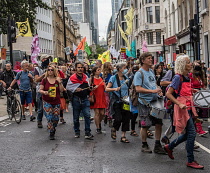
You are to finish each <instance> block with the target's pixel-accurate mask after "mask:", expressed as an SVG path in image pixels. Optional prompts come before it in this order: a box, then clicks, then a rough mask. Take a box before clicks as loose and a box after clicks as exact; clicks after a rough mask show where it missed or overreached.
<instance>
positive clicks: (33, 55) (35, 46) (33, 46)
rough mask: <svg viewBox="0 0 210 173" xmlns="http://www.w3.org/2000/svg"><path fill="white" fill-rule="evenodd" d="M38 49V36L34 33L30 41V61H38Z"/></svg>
mask: <svg viewBox="0 0 210 173" xmlns="http://www.w3.org/2000/svg"><path fill="white" fill-rule="evenodd" d="M39 52H40V49H39V37H38V34H36V35H35V36H34V37H33V40H32V43H31V62H32V63H33V64H34V63H38V61H37V59H36V58H37V56H38V55H39Z"/></svg>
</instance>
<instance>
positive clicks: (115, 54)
mask: <svg viewBox="0 0 210 173" xmlns="http://www.w3.org/2000/svg"><path fill="white" fill-rule="evenodd" d="M109 50H110V53H111V54H112V56H113V57H114V58H118V56H119V55H120V53H119V52H118V51H116V49H115V48H114V47H113V46H111V47H110V49H109Z"/></svg>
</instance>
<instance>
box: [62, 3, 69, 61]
mask: <svg viewBox="0 0 210 173" xmlns="http://www.w3.org/2000/svg"><path fill="white" fill-rule="evenodd" d="M62 8H63V30H64V31H63V38H64V48H66V24H65V9H64V8H65V7H64V0H62ZM65 62H66V63H67V62H68V60H67V55H66V53H65Z"/></svg>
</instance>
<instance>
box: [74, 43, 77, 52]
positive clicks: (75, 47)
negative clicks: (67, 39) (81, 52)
mask: <svg viewBox="0 0 210 173" xmlns="http://www.w3.org/2000/svg"><path fill="white" fill-rule="evenodd" d="M76 49H77V46H76V45H75V44H74V43H73V52H75V51H76Z"/></svg>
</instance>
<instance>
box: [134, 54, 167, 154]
mask: <svg viewBox="0 0 210 173" xmlns="http://www.w3.org/2000/svg"><path fill="white" fill-rule="evenodd" d="M140 63H141V68H140V70H139V71H138V72H136V74H135V76H134V85H135V88H136V92H138V93H139V98H138V102H139V105H138V111H139V115H140V121H141V130H140V133H141V139H142V149H141V151H142V152H144V153H152V150H151V149H150V147H149V145H148V143H147V130H148V129H149V128H150V127H151V126H152V125H155V146H154V152H155V153H157V154H166V152H165V151H164V149H163V148H162V146H161V143H160V138H161V132H162V125H163V122H162V119H157V118H155V117H153V116H151V115H150V110H151V108H150V106H148V105H149V104H150V102H151V101H155V100H157V99H158V95H162V90H161V89H160V88H158V87H157V85H156V80H155V75H154V72H153V70H152V69H151V68H152V66H153V59H152V54H151V53H149V52H146V53H143V54H142V55H141V56H140Z"/></svg>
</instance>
